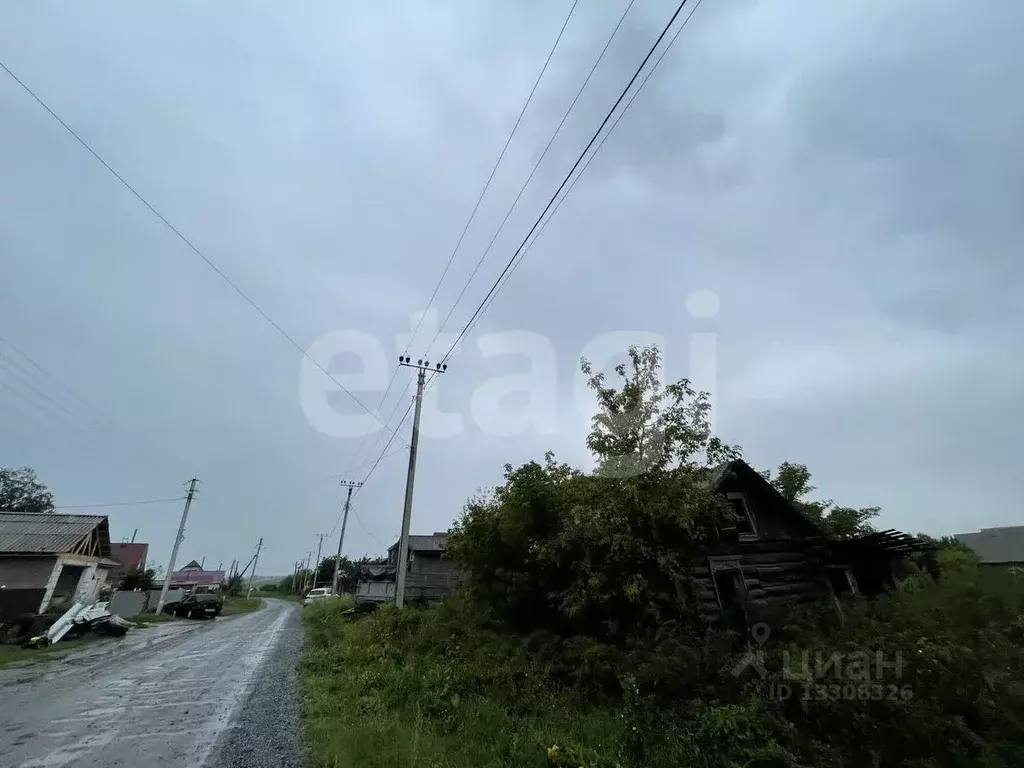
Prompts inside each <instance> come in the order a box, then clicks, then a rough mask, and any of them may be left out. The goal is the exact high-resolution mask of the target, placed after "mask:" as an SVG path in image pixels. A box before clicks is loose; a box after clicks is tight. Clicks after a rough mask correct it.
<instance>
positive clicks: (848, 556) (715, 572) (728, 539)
mask: <svg viewBox="0 0 1024 768" xmlns="http://www.w3.org/2000/svg"><path fill="white" fill-rule="evenodd" d="M709 487H710V488H711V489H712V490H714V491H716V492H717V493H719V494H721V495H722V496H724V497H725V499H726V501H727V502H728V504H729V505H730V506H731V507H732V509H733V511H734V513H735V515H734V519H733V523H732V524H731V525H728V526H725V527H723V528H722V529H721V530H719V531H718V532H717V533H718V535H717V537H715V540H714V541H713V543H711V544H710V545H709V546H708V547H707V549H706V551H705V552H703V553H702V554H701V556H700V557H699V558H698V560H697V561H696V562H695V563H694V568H693V571H692V574H693V576H694V579H693V585H694V588H695V593H696V594H695V598H696V601H697V606H698V609H699V612H700V613H701V614H702V615H703V616H705V617H706V618H709V619H716V618H719V617H722V616H723V615H725V614H729V613H730V612H734V611H736V610H744V609H746V608H756V607H763V606H769V605H772V604H780V603H794V602H802V601H810V600H818V599H821V598H829V597H832V598H835V597H841V596H843V595H873V594H878V593H880V592H883V591H885V590H886V589H887V588H888V587H890V586H892V585H893V584H894V583H895V581H896V578H897V577H898V576H899V574H900V572H901V568H902V563H903V561H904V560H905V558H906V556H907V555H908V554H910V553H911V552H914V551H920V550H923V549H926V548H927V546H928V545H926V544H925V543H924V542H921V541H919V540H917V539H915V538H913V537H911V536H908V535H907V534H904V533H900V532H898V531H892V530H888V531H880V532H877V533H870V534H867V535H864V536H859V537H857V538H852V539H835V538H832V537H829V536H827V535H826V534H825V533H824V532H823V531H822V530H821V529H820V528H818V526H817V525H816V524H815V523H813V522H812V521H811V520H810V519H809V518H807V517H806V516H805V515H803V514H802V513H801V512H800V511H799V510H798V509H797V508H796V507H795V506H794V505H793V504H792V503H791V502H789V501H788V500H787V499H786V498H785V497H784V496H783V495H782V494H781V493H779V491H778V490H777V489H776V488H775V487H774V486H772V484H771V483H769V482H768V481H767V480H765V479H764V477H762V476H761V475H760V474H759V473H758V472H756V471H755V470H754V469H753V468H752V467H750V465H748V464H747V463H746V462H744V461H742V460H739V459H737V460H735V461H730V462H727V463H726V464H723V465H722V466H720V467H718V468H717V469H716V470H715V471H714V472H713V473H712V475H711V478H710V480H709Z"/></svg>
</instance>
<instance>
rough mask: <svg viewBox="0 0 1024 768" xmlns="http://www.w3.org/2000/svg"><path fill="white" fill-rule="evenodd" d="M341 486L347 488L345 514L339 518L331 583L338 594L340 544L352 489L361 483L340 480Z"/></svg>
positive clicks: (346, 520)
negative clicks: (338, 534)
mask: <svg viewBox="0 0 1024 768" xmlns="http://www.w3.org/2000/svg"><path fill="white" fill-rule="evenodd" d="M341 487H342V488H348V495H347V496H346V497H345V516H344V517H342V518H341V535H340V536H338V555H337V557H335V558H334V581H333V583H332V585H331V586H332V591H333V593H334V594H336V595H337V594H338V580H339V578H340V577H341V545H342V544H344V543H345V526H346V525H347V524H348V508H349V506H351V504H352V491H353V489H355V488H362V487H363V484H362V483H356V482H353V481H351V480H342V481H341Z"/></svg>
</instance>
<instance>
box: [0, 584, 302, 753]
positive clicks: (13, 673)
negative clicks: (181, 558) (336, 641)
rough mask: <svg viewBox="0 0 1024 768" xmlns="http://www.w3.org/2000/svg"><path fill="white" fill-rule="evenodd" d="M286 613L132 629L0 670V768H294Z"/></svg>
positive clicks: (298, 637)
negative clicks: (57, 656)
mask: <svg viewBox="0 0 1024 768" xmlns="http://www.w3.org/2000/svg"><path fill="white" fill-rule="evenodd" d="M301 644H302V625H301V622H300V616H299V607H298V606H297V605H295V604H294V603H287V602H284V601H280V600H267V601H266V605H265V606H264V607H263V609H262V610H259V611H256V612H254V613H249V614H242V615H239V616H232V617H225V618H218V619H215V620H212V621H195V622H192V621H182V622H175V623H172V624H164V625H159V626H155V627H149V628H145V629H135V630H132V631H131V632H129V633H128V634H127V635H126V636H125V637H124V638H122V639H120V640H108V641H102V642H97V643H96V645H95V646H92V647H90V648H89V649H88V650H83V651H81V652H79V653H76V654H73V655H71V656H68V657H67V658H66V659H64V660H62V661H57V662H53V663H44V664H38V665H33V666H31V667H25V668H22V669H18V670H0V756H2V757H0V764H2V765H4V766H12V767H13V768H65V766H66V767H67V768H77V767H78V766H104V767H105V768H106V767H110V768H113V767H114V766H131V768H137V766H143V765H145V766H167V768H233V767H234V766H238V768H242V767H243V766H244V767H245V768H252V767H254V766H274V767H275V768H290V767H291V766H302V765H304V764H305V759H304V753H303V747H302V742H301V732H300V727H299V722H298V707H299V695H300V690H299V683H298V674H297V665H298V655H299V649H300V647H301Z"/></svg>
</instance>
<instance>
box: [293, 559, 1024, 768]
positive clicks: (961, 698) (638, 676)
mask: <svg viewBox="0 0 1024 768" xmlns="http://www.w3.org/2000/svg"><path fill="white" fill-rule="evenodd" d="M1022 587H1024V580H1021V579H1017V578H1015V577H1014V578H1010V577H1008V576H1007V575H1006V574H987V573H980V574H975V575H966V576H962V577H959V576H950V577H949V578H947V579H944V580H943V581H942V582H940V583H938V584H935V583H932V582H930V581H929V580H924V581H920V582H917V581H912V582H908V584H907V585H905V587H904V588H901V589H900V590H897V591H896V592H894V593H893V594H891V595H888V596H885V597H880V598H877V599H875V600H870V601H867V600H860V601H851V602H849V603H848V604H846V606H845V607H846V622H845V624H844V625H842V626H840V627H838V628H836V627H833V629H831V630H827V629H826V626H825V625H826V624H829V623H832V624H835V623H836V620H835V615H834V612H833V611H832V609H831V607H830V606H828V605H823V606H818V607H817V608H815V610H814V611H812V612H808V613H806V614H801V615H800V621H798V622H795V623H792V624H782V623H780V624H777V625H775V626H778V631H777V632H774V631H773V635H772V639H771V641H770V642H769V643H768V644H766V645H765V646H764V653H765V656H764V659H765V666H766V674H767V675H768V677H766V678H763V679H762V678H761V677H760V676H758V675H756V674H753V673H751V674H750V675H745V676H741V677H737V676H736V675H735V674H734V673H733V670H734V669H735V668H736V664H737V662H740V661H741V660H742V659H743V658H745V656H744V654H745V650H744V648H742V647H735V646H731V645H730V646H728V647H727V646H725V645H722V646H721V647H719V644H720V641H721V640H723V639H725V636H717V635H715V636H701V637H695V638H690V639H686V636H684V635H680V636H679V638H680V639H683V640H685V644H683V645H677V644H676V643H675V642H674V641H672V642H669V643H667V644H666V645H663V646H658V645H657V644H653V643H652V642H651V641H649V640H647V641H645V640H641V641H639V642H638V645H637V646H636V647H635V648H632V649H629V648H627V649H621V648H615V647H612V646H610V645H606V644H602V643H601V642H600V641H597V640H594V639H587V638H584V637H558V636H556V635H553V634H552V633H550V632H542V631H537V632H535V633H534V634H531V635H530V636H521V635H515V634H512V633H509V632H503V631H499V630H498V629H497V628H496V627H495V626H494V625H492V624H490V623H488V621H487V620H486V618H485V615H484V613H483V611H482V609H475V608H473V607H472V606H470V605H468V604H466V603H465V602H462V601H461V600H459V599H456V598H453V599H449V600H447V601H444V602H441V603H435V604H432V605H430V606H427V607H411V606H410V607H406V608H405V609H404V610H402V611H398V610H396V609H395V608H394V606H391V605H386V606H382V607H381V608H380V609H379V610H377V611H376V612H375V613H372V614H370V615H358V614H353V615H346V614H345V613H344V611H345V610H346V609H347V608H348V607H349V606H350V605H351V600H343V601H324V602H320V603H317V604H314V605H312V606H309V607H307V608H305V609H303V621H304V623H305V627H306V646H305V648H304V649H303V652H302V657H301V664H300V669H301V674H302V678H303V682H304V685H305V687H306V692H307V696H306V699H305V702H304V704H303V718H304V725H305V729H306V734H307V742H308V744H309V747H310V766H311V768H341V766H345V767H346V768H347V767H348V766H352V768H408V767H409V766H418V767H419V768H470V767H471V766H472V768H531V767H535V768H542V766H547V768H582V766H587V767H588V768H616V766H621V767H622V768H645V767H646V766H662V765H664V766H678V767H679V768H738V767H739V766H750V767H751V768H806V766H811V765H813V766H819V767H820V768H826V767H828V768H840V767H843V768H845V767H846V766H849V765H864V766H872V765H873V766H881V765H897V764H898V765H902V766H905V768H1010V767H1011V766H1021V765H1024V748H1022V747H1021V746H1020V745H1021V744H1024V685H1022V684H1020V683H1019V681H1020V680H1021V679H1024V677H1022V676H1024V589H1022ZM818 612H820V613H818ZM776 634H777V635H778V637H777V638H776ZM787 653H789V654H792V656H791V658H793V659H798V658H799V657H800V655H801V654H802V653H804V654H810V657H811V658H814V659H818V658H821V659H830V658H832V657H833V655H834V654H847V656H846V658H847V659H851V658H857V657H856V656H853V655H852V654H861V653H865V654H868V655H869V656H868V657H869V658H871V659H874V658H876V653H880V654H882V655H883V656H884V658H885V659H888V660H889V661H890V662H891V661H892V659H893V658H894V654H895V653H899V654H900V658H901V661H900V662H899V665H898V666H899V671H898V672H896V671H894V670H893V669H891V668H889V669H887V670H886V671H885V672H884V673H881V672H879V673H875V674H877V675H879V677H878V678H877V679H879V680H882V682H884V683H889V682H895V683H898V685H899V686H900V687H901V688H902V687H903V686H906V687H907V688H908V690H910V691H911V693H912V696H910V697H909V698H905V697H902V696H900V697H892V696H888V695H887V696H885V697H883V698H875V697H874V696H872V697H871V698H870V699H864V698H862V697H860V695H859V693H858V696H857V697H852V696H848V695H847V694H845V693H844V694H843V697H840V698H838V699H834V698H831V699H827V700H825V699H822V698H820V697H817V698H811V699H807V698H805V697H801V696H799V695H797V696H793V697H792V698H791V699H785V700H780V699H778V698H773V697H772V695H771V691H772V690H773V689H772V687H771V685H777V684H778V683H779V682H781V681H782V680H783V679H788V680H789V681H790V684H791V685H792V686H793V687H794V688H797V686H798V685H799V683H797V682H794V680H793V678H785V676H784V671H783V663H785V662H784V658H785V654H787ZM847 666H848V667H849V665H847ZM794 668H795V670H796V671H797V672H798V673H799V671H800V669H801V666H800V663H799V662H796V664H795V665H794ZM848 671H852V669H848ZM882 674H884V675H885V677H884V679H883V678H882V677H881V675H882ZM804 682H805V683H807V685H808V688H807V690H811V691H813V690H815V687H825V686H822V685H816V681H815V679H810V681H809V683H808V681H804ZM819 682H820V681H819ZM828 682H830V683H831V679H828ZM836 687H837V688H839V686H836ZM815 695H816V696H817V694H815ZM831 695H832V694H829V696H831ZM555 747H557V749H555Z"/></svg>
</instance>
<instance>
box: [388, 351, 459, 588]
mask: <svg viewBox="0 0 1024 768" xmlns="http://www.w3.org/2000/svg"><path fill="white" fill-rule="evenodd" d="M398 364H399V365H403V366H405V367H406V368H415V369H416V371H417V374H416V407H415V412H414V413H413V417H412V440H411V441H410V442H409V474H408V476H407V477H406V480H405V506H404V508H403V509H402V537H401V539H399V544H398V573H397V574H396V576H395V605H396V606H398V607H399V608H401V607H402V606H403V605H405V574H406V571H407V570H408V568H409V525H410V523H411V522H412V491H413V486H414V484H415V482H416V449H417V447H418V446H419V442H420V413H421V412H422V410H423V387H424V386H425V385H426V383H427V371H430V372H431V373H435V374H441V373H444V372H445V371H447V370H448V365H447V364H446V363H436V364H435V365H434V367H433V368H431V367H430V361H429V360H417V361H416V362H415V363H413V362H412V361H411V360H410V359H409V357H408V356H404V357H399V358H398Z"/></svg>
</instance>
